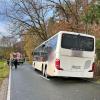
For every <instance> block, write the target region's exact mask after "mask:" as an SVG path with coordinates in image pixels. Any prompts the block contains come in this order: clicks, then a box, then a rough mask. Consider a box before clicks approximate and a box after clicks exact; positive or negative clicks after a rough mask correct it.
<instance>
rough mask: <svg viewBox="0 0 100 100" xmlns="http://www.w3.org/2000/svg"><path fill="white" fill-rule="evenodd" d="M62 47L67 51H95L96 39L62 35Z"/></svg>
mask: <svg viewBox="0 0 100 100" xmlns="http://www.w3.org/2000/svg"><path fill="white" fill-rule="evenodd" d="M61 47H62V48H65V49H72V50H81V51H93V50H94V39H93V38H91V37H86V36H81V35H73V34H65V33H63V34H62V40H61Z"/></svg>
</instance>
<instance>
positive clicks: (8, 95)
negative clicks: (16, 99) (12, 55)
mask: <svg viewBox="0 0 100 100" xmlns="http://www.w3.org/2000/svg"><path fill="white" fill-rule="evenodd" d="M10 89H11V66H10V71H9V83H8V91H7V100H10Z"/></svg>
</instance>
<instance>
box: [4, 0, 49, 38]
mask: <svg viewBox="0 0 100 100" xmlns="http://www.w3.org/2000/svg"><path fill="white" fill-rule="evenodd" d="M11 3H12V4H11V7H10V9H7V11H6V15H7V16H8V17H9V19H10V21H11V22H12V23H13V25H14V27H15V29H14V31H12V33H15V32H20V33H22V32H23V31H25V30H29V29H31V30H32V31H33V33H34V34H35V35H38V36H39V37H40V38H41V39H42V40H46V39H47V38H48V33H47V28H46V26H47V15H48V10H49V9H48V5H46V4H45V3H43V2H42V0H41V1H40V0H37V1H35V0H11ZM18 34H19V33H18Z"/></svg>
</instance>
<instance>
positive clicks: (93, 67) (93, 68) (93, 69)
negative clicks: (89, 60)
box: [89, 63, 96, 72]
mask: <svg viewBox="0 0 100 100" xmlns="http://www.w3.org/2000/svg"><path fill="white" fill-rule="evenodd" d="M95 68H96V64H95V63H93V64H92V70H89V72H94V71H95Z"/></svg>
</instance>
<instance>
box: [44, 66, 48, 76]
mask: <svg viewBox="0 0 100 100" xmlns="http://www.w3.org/2000/svg"><path fill="white" fill-rule="evenodd" d="M44 76H45V77H46V78H48V74H47V65H45V71H44Z"/></svg>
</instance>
